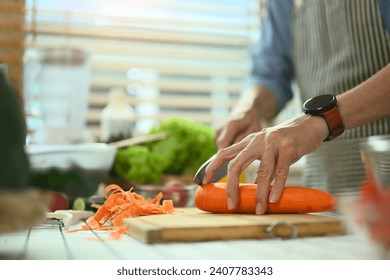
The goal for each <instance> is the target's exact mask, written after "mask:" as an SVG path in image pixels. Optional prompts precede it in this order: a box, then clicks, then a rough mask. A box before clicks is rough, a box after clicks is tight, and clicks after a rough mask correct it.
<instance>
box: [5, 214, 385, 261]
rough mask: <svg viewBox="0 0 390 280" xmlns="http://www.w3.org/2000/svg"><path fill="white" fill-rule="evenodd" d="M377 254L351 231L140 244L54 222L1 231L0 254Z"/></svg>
mask: <svg viewBox="0 0 390 280" xmlns="http://www.w3.org/2000/svg"><path fill="white" fill-rule="evenodd" d="M83 223H84V222H79V223H77V224H74V225H72V226H71V227H70V229H73V228H79V227H80V226H81V225H82V224H83ZM380 257H381V255H380V254H379V251H378V249H377V248H376V247H375V246H374V245H373V244H371V243H370V242H368V241H367V239H364V238H363V237H362V236H360V235H357V234H355V233H347V234H346V235H342V236H326V237H305V238H295V239H266V240H256V239H245V240H222V241H205V242H174V243H165V244H145V243H142V242H140V241H137V240H136V239H134V238H133V237H131V236H129V235H124V236H123V237H122V238H121V239H120V240H110V239H109V238H108V234H107V232H103V231H97V232H96V231H92V230H88V231H78V232H73V233H69V232H67V231H66V230H64V229H63V228H62V227H60V226H58V225H40V226H37V227H33V228H31V229H29V230H26V231H20V232H15V233H7V234H0V258H1V259H12V260H15V259H22V260H52V259H54V260H99V259H100V260H151V259H153V260H176V259H180V260H191V259H192V260H194V259H195V260H243V259H246V260H260V259H263V260H375V259H379V258H380Z"/></svg>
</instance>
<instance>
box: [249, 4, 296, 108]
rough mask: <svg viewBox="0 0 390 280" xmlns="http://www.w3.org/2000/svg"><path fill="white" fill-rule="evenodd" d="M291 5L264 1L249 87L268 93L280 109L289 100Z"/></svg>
mask: <svg viewBox="0 0 390 280" xmlns="http://www.w3.org/2000/svg"><path fill="white" fill-rule="evenodd" d="M292 10H293V1H291V0H290V1H279V0H269V1H267V11H266V15H265V17H264V19H263V22H262V25H261V32H260V39H259V41H258V43H257V44H256V45H255V46H254V48H253V50H252V65H251V77H250V80H249V84H250V85H254V84H255V85H261V86H264V87H266V88H267V89H269V90H270V91H271V92H272V93H273V94H274V95H275V96H276V97H277V99H278V101H279V106H280V109H282V108H283V107H284V106H285V105H286V103H287V102H288V101H289V100H290V99H291V98H292V96H293V94H292V90H291V82H292V79H293V76H294V74H293V66H292V60H291V47H292V46H291V29H290V28H291V27H290V21H291V16H292Z"/></svg>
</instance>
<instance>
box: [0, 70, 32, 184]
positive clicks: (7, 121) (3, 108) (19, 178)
mask: <svg viewBox="0 0 390 280" xmlns="http://www.w3.org/2000/svg"><path fill="white" fill-rule="evenodd" d="M22 112H23V111H22V108H21V104H20V102H19V100H18V98H17V96H16V92H15V90H14V88H13V87H12V85H11V83H10V81H9V79H8V75H7V68H6V65H4V64H2V65H0V189H11V190H20V189H25V188H27V187H28V181H29V162H28V158H27V155H26V153H25V150H24V143H25V137H26V125H25V118H24V114H23V113H22Z"/></svg>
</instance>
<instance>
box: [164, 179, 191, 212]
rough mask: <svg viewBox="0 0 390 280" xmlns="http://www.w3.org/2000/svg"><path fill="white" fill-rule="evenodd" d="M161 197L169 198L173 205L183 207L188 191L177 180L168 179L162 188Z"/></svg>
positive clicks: (186, 201) (185, 203) (186, 200)
mask: <svg viewBox="0 0 390 280" xmlns="http://www.w3.org/2000/svg"><path fill="white" fill-rule="evenodd" d="M163 198H164V199H171V200H172V201H173V205H174V206H175V207H185V206H186V205H187V203H188V199H189V196H188V192H187V190H186V189H184V184H183V183H182V182H181V181H179V180H171V181H169V182H168V183H167V184H166V186H165V189H164V190H163Z"/></svg>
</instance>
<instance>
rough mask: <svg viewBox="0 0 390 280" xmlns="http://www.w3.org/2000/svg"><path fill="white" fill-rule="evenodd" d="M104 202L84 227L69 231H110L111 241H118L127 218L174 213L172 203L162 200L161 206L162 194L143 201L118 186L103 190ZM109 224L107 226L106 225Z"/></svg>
mask: <svg viewBox="0 0 390 280" xmlns="http://www.w3.org/2000/svg"><path fill="white" fill-rule="evenodd" d="M105 197H106V200H105V202H104V204H103V205H101V206H99V208H98V210H97V211H96V213H95V214H94V215H93V216H91V217H89V218H88V219H87V220H86V223H87V224H86V225H84V226H82V227H81V228H79V229H74V230H70V231H69V232H75V231H80V230H90V229H93V230H110V231H111V232H110V233H109V236H110V237H111V238H112V239H119V238H120V237H121V236H122V234H124V233H126V232H127V228H126V227H123V226H122V221H123V219H125V218H129V217H138V216H146V215H156V214H168V213H173V212H174V210H175V209H174V207H173V202H172V201H171V200H164V201H163V202H162V205H160V201H161V199H162V193H159V194H157V195H156V197H155V198H153V199H145V198H144V197H143V196H141V195H139V194H137V193H134V192H132V190H129V191H124V190H123V189H122V188H121V187H120V186H118V185H115V184H111V185H108V186H107V187H106V189H105ZM109 223H111V225H109V226H105V225H106V224H109Z"/></svg>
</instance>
